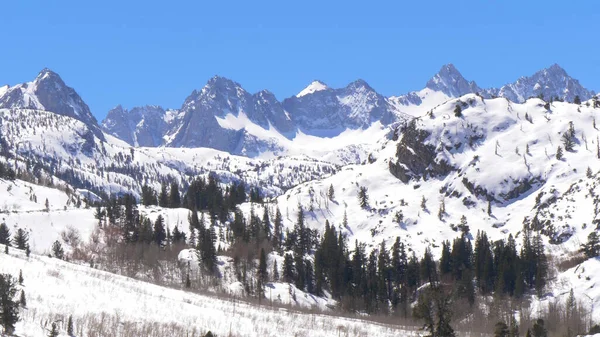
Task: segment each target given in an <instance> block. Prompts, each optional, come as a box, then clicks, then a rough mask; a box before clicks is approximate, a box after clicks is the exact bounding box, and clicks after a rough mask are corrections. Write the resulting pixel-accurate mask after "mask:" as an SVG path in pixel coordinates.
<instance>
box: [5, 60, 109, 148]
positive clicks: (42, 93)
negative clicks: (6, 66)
mask: <svg viewBox="0 0 600 337" xmlns="http://www.w3.org/2000/svg"><path fill="white" fill-rule="evenodd" d="M0 109H34V110H44V111H51V112H53V113H56V114H59V115H63V116H67V117H72V118H75V119H77V120H80V121H81V122H83V123H84V124H85V125H86V126H87V127H88V128H89V129H90V130H91V131H92V132H93V133H94V135H95V136H96V137H98V138H100V139H104V134H103V133H102V131H101V130H100V127H99V126H98V121H96V118H95V117H94V115H93V114H92V112H91V111H90V108H89V107H88V106H87V104H85V102H84V101H83V100H82V99H81V97H79V95H78V94H77V92H75V90H74V89H73V88H71V87H68V86H67V85H66V84H65V82H63V80H62V79H61V78H60V76H59V75H58V74H57V73H55V72H53V71H52V70H50V69H47V68H46V69H43V70H42V71H41V72H40V73H39V74H38V76H37V77H36V78H35V80H33V81H32V82H27V83H22V84H17V85H15V86H13V87H8V86H5V87H3V88H1V89H0Z"/></svg>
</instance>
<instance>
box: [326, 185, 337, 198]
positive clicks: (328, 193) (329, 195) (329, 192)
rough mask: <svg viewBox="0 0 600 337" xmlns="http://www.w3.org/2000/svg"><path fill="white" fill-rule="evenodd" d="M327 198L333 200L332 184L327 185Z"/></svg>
mask: <svg viewBox="0 0 600 337" xmlns="http://www.w3.org/2000/svg"><path fill="white" fill-rule="evenodd" d="M327 198H329V200H332V201H333V199H335V190H334V189H333V184H331V185H329V190H327Z"/></svg>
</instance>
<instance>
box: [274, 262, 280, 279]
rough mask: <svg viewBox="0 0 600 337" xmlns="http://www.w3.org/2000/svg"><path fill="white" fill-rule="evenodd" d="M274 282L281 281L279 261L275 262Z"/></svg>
mask: <svg viewBox="0 0 600 337" xmlns="http://www.w3.org/2000/svg"><path fill="white" fill-rule="evenodd" d="M273 281H279V268H277V260H274V261H273Z"/></svg>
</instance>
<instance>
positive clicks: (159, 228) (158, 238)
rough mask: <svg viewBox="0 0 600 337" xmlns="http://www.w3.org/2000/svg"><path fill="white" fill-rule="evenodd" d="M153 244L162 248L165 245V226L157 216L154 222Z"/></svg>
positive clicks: (160, 216) (159, 216) (160, 217)
mask: <svg viewBox="0 0 600 337" xmlns="http://www.w3.org/2000/svg"><path fill="white" fill-rule="evenodd" d="M153 239H154V240H153V241H154V243H156V245H158V246H159V247H163V246H164V245H165V243H166V239H167V233H166V232H165V224H164V220H163V217H162V215H160V214H159V215H158V217H157V218H156V221H155V222H154V237H153Z"/></svg>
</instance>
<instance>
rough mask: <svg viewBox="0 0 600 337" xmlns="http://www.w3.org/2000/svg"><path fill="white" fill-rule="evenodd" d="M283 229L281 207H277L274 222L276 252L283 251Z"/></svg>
mask: <svg viewBox="0 0 600 337" xmlns="http://www.w3.org/2000/svg"><path fill="white" fill-rule="evenodd" d="M282 228H283V218H282V217H281V211H280V210H279V207H277V210H276V211H275V221H274V222H273V247H275V249H276V250H280V249H281V241H282V239H283V237H282V236H283V233H282Z"/></svg>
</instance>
